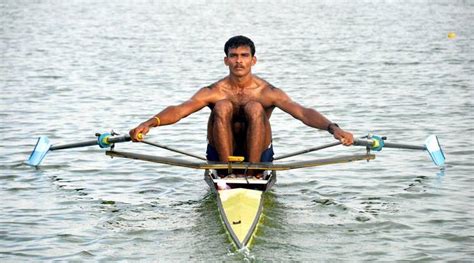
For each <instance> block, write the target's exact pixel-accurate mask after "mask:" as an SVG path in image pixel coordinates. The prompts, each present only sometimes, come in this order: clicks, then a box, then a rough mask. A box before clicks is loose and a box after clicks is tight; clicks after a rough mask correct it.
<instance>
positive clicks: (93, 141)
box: [49, 139, 97, 151]
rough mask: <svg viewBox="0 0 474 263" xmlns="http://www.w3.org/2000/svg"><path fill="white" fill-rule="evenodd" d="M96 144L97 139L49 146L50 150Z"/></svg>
mask: <svg viewBox="0 0 474 263" xmlns="http://www.w3.org/2000/svg"><path fill="white" fill-rule="evenodd" d="M92 145H97V139H95V140H90V141H85V142H75V143H67V144H60V145H52V146H51V148H49V150H50V151H54V150H62V149H70V148H78V147H85V146H92Z"/></svg>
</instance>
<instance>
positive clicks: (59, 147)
mask: <svg viewBox="0 0 474 263" xmlns="http://www.w3.org/2000/svg"><path fill="white" fill-rule="evenodd" d="M130 140H131V138H130V135H122V136H115V137H112V136H111V137H108V138H107V142H108V143H110V144H112V143H117V142H128V141H130ZM97 144H99V143H98V141H97V139H95V140H90V141H84V142H75V143H68V144H60V145H52V146H51V148H49V150H50V151H54V150H62V149H71V148H78V147H85V146H93V145H97Z"/></svg>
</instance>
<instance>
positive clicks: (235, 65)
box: [224, 46, 257, 77]
mask: <svg viewBox="0 0 474 263" xmlns="http://www.w3.org/2000/svg"><path fill="white" fill-rule="evenodd" d="M224 63H225V64H226V66H228V67H229V70H230V73H231V74H233V75H235V76H237V77H242V76H245V75H247V74H249V73H250V71H251V68H252V66H253V65H255V63H257V58H256V57H255V56H252V53H251V52H250V47H249V46H240V47H237V48H230V49H229V54H228V56H227V57H225V58H224Z"/></svg>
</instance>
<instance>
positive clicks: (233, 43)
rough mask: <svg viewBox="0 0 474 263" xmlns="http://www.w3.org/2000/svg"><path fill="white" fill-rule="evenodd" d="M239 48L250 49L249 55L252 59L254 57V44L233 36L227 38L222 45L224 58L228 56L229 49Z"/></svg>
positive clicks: (247, 39) (244, 38)
mask: <svg viewBox="0 0 474 263" xmlns="http://www.w3.org/2000/svg"><path fill="white" fill-rule="evenodd" d="M241 46H248V47H250V53H251V54H252V57H253V56H254V55H255V44H254V43H253V41H252V40H251V39H250V38H248V37H245V36H235V37H231V38H229V40H227V42H225V45H224V52H225V55H226V56H229V49H231V48H238V47H241Z"/></svg>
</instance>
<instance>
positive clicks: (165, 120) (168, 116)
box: [130, 87, 212, 142]
mask: <svg viewBox="0 0 474 263" xmlns="http://www.w3.org/2000/svg"><path fill="white" fill-rule="evenodd" d="M211 98H212V93H211V90H210V89H209V88H207V87H205V88H201V89H200V90H199V91H198V92H196V94H194V95H193V96H192V97H191V98H190V99H189V100H187V101H185V102H183V103H181V104H179V105H174V106H168V107H166V108H165V109H164V110H162V111H161V112H159V113H158V114H156V115H154V116H153V117H151V118H150V119H148V120H147V121H145V122H143V123H141V124H140V125H138V126H137V127H135V128H134V129H132V130H130V137H132V140H133V141H135V142H136V141H140V140H141V138H138V134H142V135H143V136H144V135H145V134H147V133H148V132H149V130H150V128H153V127H157V126H163V125H170V124H173V123H176V122H178V121H179V120H181V119H182V118H185V117H187V116H188V115H190V114H192V113H194V112H197V111H199V110H200V109H202V108H204V107H206V106H208V105H209V103H210V102H211Z"/></svg>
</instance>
